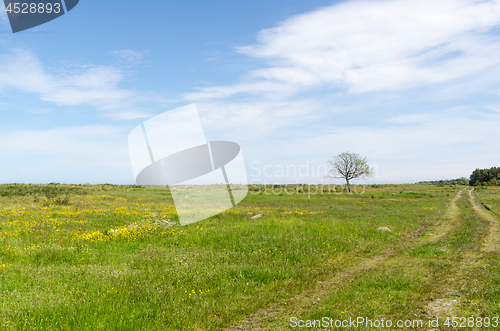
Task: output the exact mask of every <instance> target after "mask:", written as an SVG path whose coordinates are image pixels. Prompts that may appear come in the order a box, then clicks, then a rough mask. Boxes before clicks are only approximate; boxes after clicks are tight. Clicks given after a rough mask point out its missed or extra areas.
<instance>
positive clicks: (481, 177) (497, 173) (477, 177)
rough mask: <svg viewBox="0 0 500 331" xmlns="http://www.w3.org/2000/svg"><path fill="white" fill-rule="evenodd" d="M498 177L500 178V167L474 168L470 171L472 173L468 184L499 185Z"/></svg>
mask: <svg viewBox="0 0 500 331" xmlns="http://www.w3.org/2000/svg"><path fill="white" fill-rule="evenodd" d="M498 178H500V168H497V167H493V168H490V169H476V170H474V171H473V172H472V175H470V180H469V185H473V186H479V185H482V186H490V185H499V184H500V183H499V181H498Z"/></svg>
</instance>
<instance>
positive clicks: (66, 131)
mask: <svg viewBox="0 0 500 331" xmlns="http://www.w3.org/2000/svg"><path fill="white" fill-rule="evenodd" d="M128 130H129V129H128V128H125V127H117V126H103V125H87V126H76V127H59V128H53V129H46V130H2V131H0V151H2V157H1V158H0V165H1V168H2V172H1V173H0V182H3V183H9V182H52V181H54V182H77V183H78V182H80V183H86V182H93V183H97V182H114V183H133V174H132V170H131V166H130V159H129V156H128V148H127V144H126V143H125V144H124V143H123V142H124V141H126V139H127V134H128Z"/></svg>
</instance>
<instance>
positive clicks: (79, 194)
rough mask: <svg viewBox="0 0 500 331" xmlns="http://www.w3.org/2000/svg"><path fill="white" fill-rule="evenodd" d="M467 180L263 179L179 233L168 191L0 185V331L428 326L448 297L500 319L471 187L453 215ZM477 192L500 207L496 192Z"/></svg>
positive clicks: (469, 310) (495, 281) (497, 279)
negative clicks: (282, 183)
mask: <svg viewBox="0 0 500 331" xmlns="http://www.w3.org/2000/svg"><path fill="white" fill-rule="evenodd" d="M288 189H289V190H290V187H288ZM461 189H463V187H460V186H435V185H373V186H366V187H365V188H362V187H361V186H360V187H357V191H358V192H359V193H355V194H347V193H346V192H345V191H343V192H340V191H335V192H327V191H325V192H322V191H321V190H319V191H318V189H317V187H312V188H311V187H307V186H302V187H300V186H294V187H292V189H291V190H290V191H287V193H284V192H283V191H282V189H281V188H280V187H270V186H268V187H267V188H264V187H261V186H259V187H256V186H254V187H251V190H250V192H249V194H248V195H247V197H246V198H245V199H244V200H243V201H242V202H241V203H240V204H239V205H237V206H236V207H235V208H232V209H230V210H227V211H225V212H223V213H221V214H219V215H216V216H214V217H211V218H209V219H206V220H203V221H200V222H197V223H193V224H189V225H186V226H180V225H179V224H178V219H177V216H176V211H175V207H174V205H173V202H172V198H171V195H170V192H169V190H168V189H164V188H141V187H137V186H114V185H58V184H51V185H0V235H1V238H2V240H3V243H2V246H1V250H0V300H1V301H0V302H1V310H0V329H1V330H221V329H225V328H228V330H229V329H237V328H238V327H240V328H244V327H247V328H248V329H271V330H274V329H283V330H286V329H290V327H289V319H290V316H297V317H299V318H301V319H315V318H320V317H321V316H330V317H332V318H342V317H344V316H352V317H356V316H366V317H372V318H375V317H380V316H383V317H385V318H394V319H397V318H415V317H419V318H425V319H427V318H430V317H431V315H433V312H434V313H435V314H434V315H439V314H440V312H439V307H437V308H436V307H435V305H434V306H433V304H432V302H436V300H437V302H438V303H439V302H442V301H439V300H444V299H449V298H452V299H453V300H456V298H458V302H459V303H460V304H461V305H460V307H459V308H457V309H459V312H460V313H461V314H462V315H464V316H483V315H484V316H485V315H488V316H493V315H494V314H497V316H500V311H499V306H498V303H499V302H500V273H499V272H498V271H499V267H500V262H498V253H497V252H487V253H478V252H479V251H480V250H479V248H478V247H479V246H480V242H481V240H482V239H481V238H483V237H484V236H485V235H486V234H487V232H488V222H486V221H484V220H482V219H481V218H480V217H478V216H477V215H476V214H475V213H474V211H473V210H472V208H471V206H470V202H469V200H467V198H468V197H467V194H466V193H463V194H462V195H461V196H460V197H459V198H457V200H456V207H457V208H456V209H455V211H454V212H453V215H451V214H449V213H448V212H447V208H449V206H450V201H451V199H452V198H453V197H454V196H456V194H457V192H459V191H460V190H461ZM464 192H465V191H464ZM477 195H478V199H479V201H483V202H484V203H485V204H487V205H488V206H490V207H491V210H492V211H491V212H489V213H491V215H494V217H497V216H498V215H500V214H499V213H498V212H499V211H500V199H499V198H500V190H498V189H497V188H496V187H491V188H486V189H481V190H479V191H478V192H477ZM495 213H496V214H495ZM256 214H262V217H261V218H258V219H251V217H252V216H253V215H256ZM450 215H451V216H450ZM379 227H388V228H389V229H391V231H392V232H389V231H387V232H383V231H379V230H377V229H378V228H379ZM433 235H434V236H435V238H437V239H434V238H433ZM370 261H371V262H370ZM318 284H321V285H318ZM443 298H444V299H443ZM309 299H311V300H309ZM310 301H311V302H310ZM259 312H260V313H259ZM263 312H264V313H263ZM242 321H243V322H242ZM242 323H243V324H242ZM245 323H246V324H245ZM245 325H246V326H245Z"/></svg>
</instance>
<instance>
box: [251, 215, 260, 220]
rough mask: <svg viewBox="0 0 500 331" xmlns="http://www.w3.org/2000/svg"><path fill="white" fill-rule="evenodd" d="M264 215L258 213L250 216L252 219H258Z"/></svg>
mask: <svg viewBox="0 0 500 331" xmlns="http://www.w3.org/2000/svg"><path fill="white" fill-rule="evenodd" d="M261 217H262V214H257V215H255V216H252V217H250V218H251V219H256V218H261Z"/></svg>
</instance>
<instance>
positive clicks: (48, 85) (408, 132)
mask: <svg viewBox="0 0 500 331" xmlns="http://www.w3.org/2000/svg"><path fill="white" fill-rule="evenodd" d="M1 10H2V11H1V12H0V13H1V14H0V60H1V61H0V152H1V155H2V157H1V158H0V169H2V171H1V172H0V182H1V183H12V182H25V183H48V182H61V183H102V182H108V183H117V184H129V183H133V182H134V177H133V173H132V168H131V165H130V160H129V156H128V147H127V136H128V134H129V132H130V131H131V130H132V129H133V128H134V127H136V126H137V125H139V124H140V123H141V122H143V121H144V120H146V119H148V118H150V117H152V116H154V115H156V114H160V113H162V112H165V111H167V110H169V109H173V108H176V107H180V106H183V105H187V104H190V103H193V102H195V103H196V105H197V107H198V109H199V113H200V117H201V120H202V123H203V125H204V129H205V133H206V137H207V138H208V139H210V140H218V139H220V140H229V141H235V142H237V143H239V144H240V145H241V147H242V151H243V156H244V158H245V162H246V165H247V175H248V178H249V180H250V181H252V182H255V183H258V182H261V183H263V182H264V181H266V182H267V183H271V182H278V183H279V182H296V181H299V182H320V181H321V180H322V176H323V174H322V173H321V171H322V168H321V166H323V165H324V162H325V160H327V159H329V158H331V157H333V156H334V155H336V154H339V153H341V152H343V151H352V152H358V153H360V154H362V155H363V156H366V157H367V158H368V160H369V161H370V164H371V165H373V166H375V167H376V170H377V173H376V176H375V177H374V178H372V179H370V180H368V181H367V182H370V183H401V182H415V181H419V180H435V179H446V178H457V177H461V176H465V177H468V176H469V174H470V173H471V172H472V171H473V170H474V169H475V168H478V167H479V168H484V167H492V166H499V165H500V155H499V153H498V146H500V144H499V142H500V139H499V136H500V135H499V129H498V128H499V127H500V100H499V93H500V84H499V83H500V56H499V54H500V35H499V33H498V32H499V31H500V30H499V26H500V1H461V0H440V1H439V2H436V1H429V0H420V1H414V0H411V1H402V0H399V1H389V0H386V1H378V0H371V1H342V2H332V1H319V0H318V1H271V2H268V1H266V2H264V1H251V2H250V1H248V2H241V1H240V2H235V1H211V2H206V1H177V2H168V1H149V2H140V3H137V2H132V1H122V2H120V4H119V5H118V4H117V2H109V1H106V2H103V1H94V0H81V1H80V3H79V4H78V6H77V7H75V8H74V9H73V10H72V11H71V12H69V13H68V14H66V15H63V16H62V17H60V18H58V19H56V20H54V21H51V22H49V23H46V24H44V25H41V26H39V27H36V28H33V29H31V30H27V31H25V32H19V33H16V34H12V32H11V31H10V26H9V25H8V19H7V17H6V14H5V11H4V9H3V8H2V9H1ZM301 166H302V170H303V171H302V173H301V174H296V173H294V172H293V169H294V168H295V169H297V170H298V169H299V167H301ZM287 167H288V169H290V171H289V173H288V174H287V173H286V171H284V172H282V171H281V169H286V168H287ZM264 169H266V172H265V174H266V175H264ZM306 169H307V170H306Z"/></svg>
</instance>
